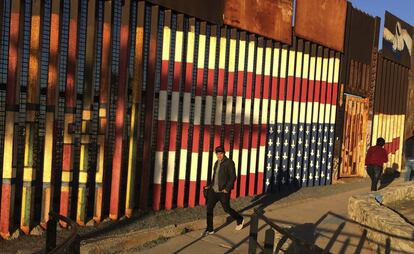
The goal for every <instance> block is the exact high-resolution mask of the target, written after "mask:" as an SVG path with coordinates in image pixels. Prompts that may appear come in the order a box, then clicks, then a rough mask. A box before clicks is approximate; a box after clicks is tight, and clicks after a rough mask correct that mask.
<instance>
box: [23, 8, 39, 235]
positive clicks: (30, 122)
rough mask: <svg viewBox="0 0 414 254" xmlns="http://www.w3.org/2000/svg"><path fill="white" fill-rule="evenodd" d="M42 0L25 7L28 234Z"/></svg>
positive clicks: (25, 222) (25, 208) (25, 200)
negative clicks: (27, 36) (27, 19)
mask: <svg viewBox="0 0 414 254" xmlns="http://www.w3.org/2000/svg"><path fill="white" fill-rule="evenodd" d="M40 4H41V1H40V0H35V1H33V2H32V6H31V10H30V9H29V10H25V12H26V13H27V15H29V16H31V29H30V59H29V66H28V67H29V69H28V72H29V73H28V87H27V88H28V90H27V97H28V98H27V102H26V103H27V104H26V123H25V128H26V131H25V132H26V137H25V149H24V169H23V170H24V173H23V181H24V182H23V192H22V203H21V206H22V210H21V219H20V228H21V230H22V231H23V232H24V233H25V234H29V231H30V227H31V226H32V219H33V212H34V209H33V206H34V191H35V188H34V187H33V183H34V180H35V178H36V167H35V165H36V164H38V163H37V156H36V155H35V154H33V153H34V151H35V149H36V148H35V139H38V135H36V126H35V125H36V118H37V117H36V115H37V114H38V110H39V95H40V94H39V92H40V91H39V79H38V77H39V46H40V45H39V41H40V40H39V35H40Z"/></svg>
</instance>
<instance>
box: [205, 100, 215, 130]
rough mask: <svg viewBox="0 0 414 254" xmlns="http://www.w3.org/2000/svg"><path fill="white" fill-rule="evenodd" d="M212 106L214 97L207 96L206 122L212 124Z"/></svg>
mask: <svg viewBox="0 0 414 254" xmlns="http://www.w3.org/2000/svg"><path fill="white" fill-rule="evenodd" d="M212 106H213V97H212V96H206V111H205V115H204V124H205V125H211V113H212Z"/></svg>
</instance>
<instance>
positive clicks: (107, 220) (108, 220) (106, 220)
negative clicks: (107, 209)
mask: <svg viewBox="0 0 414 254" xmlns="http://www.w3.org/2000/svg"><path fill="white" fill-rule="evenodd" d="M110 221H112V220H111V219H110V218H109V217H107V218H105V219H104V220H103V221H102V222H103V223H106V222H110Z"/></svg>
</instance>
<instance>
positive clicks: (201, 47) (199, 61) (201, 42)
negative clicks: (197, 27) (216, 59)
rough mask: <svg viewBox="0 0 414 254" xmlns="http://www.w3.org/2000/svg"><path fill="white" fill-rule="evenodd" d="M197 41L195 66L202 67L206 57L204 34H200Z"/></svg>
mask: <svg viewBox="0 0 414 254" xmlns="http://www.w3.org/2000/svg"><path fill="white" fill-rule="evenodd" d="M198 43H199V48H198V59H197V68H198V69H204V60H205V57H206V36H205V35H204V34H200V37H199V42H198Z"/></svg>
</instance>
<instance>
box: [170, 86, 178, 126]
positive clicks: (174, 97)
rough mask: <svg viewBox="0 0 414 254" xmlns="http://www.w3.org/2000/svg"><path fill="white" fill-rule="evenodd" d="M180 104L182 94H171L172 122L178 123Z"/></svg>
mask: <svg viewBox="0 0 414 254" xmlns="http://www.w3.org/2000/svg"><path fill="white" fill-rule="evenodd" d="M179 102H180V93H179V92H172V94H171V121H173V122H177V121H178V104H179Z"/></svg>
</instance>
